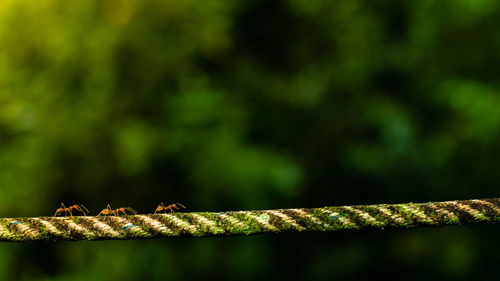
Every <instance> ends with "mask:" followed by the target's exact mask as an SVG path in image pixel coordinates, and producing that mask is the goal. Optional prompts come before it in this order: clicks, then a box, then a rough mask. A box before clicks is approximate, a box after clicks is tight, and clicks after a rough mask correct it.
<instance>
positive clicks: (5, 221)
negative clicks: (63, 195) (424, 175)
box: [0, 198, 500, 241]
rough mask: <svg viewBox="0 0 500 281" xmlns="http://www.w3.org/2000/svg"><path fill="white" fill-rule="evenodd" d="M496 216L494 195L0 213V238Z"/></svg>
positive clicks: (437, 222) (402, 224)
mask: <svg viewBox="0 0 500 281" xmlns="http://www.w3.org/2000/svg"><path fill="white" fill-rule="evenodd" d="M499 222H500V198H492V199H476V200H462V201H447V202H431V203H418V204H415V203H409V204H378V205H368V206H365V205H356V206H342V207H323V208H301V209H279V210H267V211H230V212H221V213H209V212H193V213H172V214H154V215H151V214H149V215H126V216H125V215H122V216H106V217H103V216H99V217H91V216H76V217H33V218H0V241H40V240H53V241H55V240H107V239H145V238H158V237H178V236H188V237H202V236H228V235H251V234H259V233H282V232H303V231H339V230H352V229H358V230H361V229H384V228H411V227H421V226H444V225H463V224H479V223H499Z"/></svg>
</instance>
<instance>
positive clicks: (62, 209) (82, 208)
mask: <svg viewBox="0 0 500 281" xmlns="http://www.w3.org/2000/svg"><path fill="white" fill-rule="evenodd" d="M73 210H76V211H79V212H82V213H83V215H84V216H86V215H87V214H88V213H89V210H87V208H85V206H83V205H73V206H69V207H68V208H66V206H64V203H61V206H60V207H59V209H57V210H56V213H55V214H54V217H55V216H57V215H58V214H62V213H63V212H64V215H65V216H66V215H67V214H68V213H69V216H70V217H72V216H73V213H72V212H71V211H73ZM85 211H86V212H87V214H86V213H85Z"/></svg>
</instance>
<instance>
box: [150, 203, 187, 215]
mask: <svg viewBox="0 0 500 281" xmlns="http://www.w3.org/2000/svg"><path fill="white" fill-rule="evenodd" d="M179 206H180V207H182V208H184V209H186V206H184V205H182V204H181V203H175V204H170V205H168V206H165V205H164V204H163V202H161V203H160V205H158V207H156V210H155V212H154V214H156V213H158V212H165V213H166V212H167V210H169V211H170V213H173V212H174V209H177V210H180V208H179Z"/></svg>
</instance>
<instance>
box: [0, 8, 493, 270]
mask: <svg viewBox="0 0 500 281" xmlns="http://www.w3.org/2000/svg"><path fill="white" fill-rule="evenodd" d="M499 26H500V4H499V3H498V2H497V1H493V0H440V1H431V0H413V1H382V0H381V1H368V0H366V1H359V0H339V1H327V0H289V1H265V0H247V1H228V0H224V1H222V0H210V1H201V0H182V1H178V0H164V1H153V0H147V1H146V0H144V1H131V0H105V1H98V0H95V1H90V0H72V1H61V0H59V1H58V0H40V1H30V0H2V1H0V214H1V216H4V217H12V216H41V215H52V214H53V212H54V210H55V209H56V208H57V207H58V206H59V204H60V202H65V203H66V204H75V203H80V204H84V205H86V206H87V208H89V209H90V210H91V212H92V213H93V214H96V213H97V212H98V211H100V210H101V209H103V208H104V207H105V206H106V204H107V203H109V204H111V206H113V207H120V206H130V207H133V208H135V209H137V210H138V211H140V212H143V213H150V212H152V211H153V210H154V208H155V207H156V205H157V204H158V203H159V202H161V201H165V202H166V203H173V202H182V203H183V204H185V205H187V206H188V209H189V210H190V211H222V210H241V209H272V208H288V207H319V206H326V205H329V206H332V205H348V204H372V203H391V202H422V201H439V200H452V199H473V198H485V197H498V196H499V193H498V183H499V182H500V165H499V160H498V158H499V157H498V156H499V155H500V141H499V137H500V71H499V65H500V51H499V50H500V32H499ZM499 235H500V228H499V226H467V227H452V228H439V229H434V228H428V229H417V230H411V231H405V230H396V231H394V230H393V231H384V232H351V233H328V234H322V233H320V234H291V235H281V236H255V237H232V238H208V239H187V238H186V239H166V240H148V241H104V242H62V243H31V244H12V243H2V244H0V261H1V262H0V279H2V280H9V279H11V280H14V279H15V280H179V279H182V280H191V279H194V278H196V279H201V278H204V279H205V280H211V279H214V280H258V279H261V280H266V279H270V278H273V279H291V280H298V279H302V280H332V279H344V280H345V279H347V278H349V279H351V280H354V279H357V278H359V279H361V278H363V279H365V280H374V279H381V278H388V276H390V277H396V278H404V279H405V280H429V279H439V280H448V279H453V280H481V279H490V280H491V279H492V278H493V277H494V276H495V274H496V275H497V274H498V272H497V268H496V267H497V266H498V264H499V262H500V258H499V255H498V250H499V246H498V237H499Z"/></svg>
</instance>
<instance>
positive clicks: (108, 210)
mask: <svg viewBox="0 0 500 281" xmlns="http://www.w3.org/2000/svg"><path fill="white" fill-rule="evenodd" d="M125 211H130V212H132V213H134V215H137V211H136V210H134V209H132V208H130V207H121V208H118V209H115V210H113V209H111V206H109V204H108V206H107V207H106V209H104V210H102V211H101V212H100V213H99V214H98V216H100V215H101V214H102V215H104V216H107V215H115V216H118V215H120V212H122V213H123V214H124V215H126V214H127V213H126V212H125Z"/></svg>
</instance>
